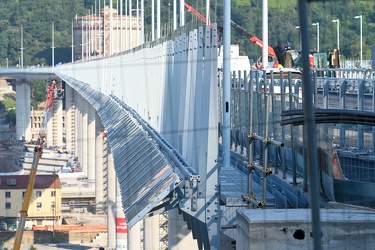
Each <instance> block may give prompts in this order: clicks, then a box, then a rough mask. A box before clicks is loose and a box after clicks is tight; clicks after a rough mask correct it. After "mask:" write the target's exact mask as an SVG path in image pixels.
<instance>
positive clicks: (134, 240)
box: [128, 222, 142, 249]
mask: <svg viewBox="0 0 375 250" xmlns="http://www.w3.org/2000/svg"><path fill="white" fill-rule="evenodd" d="M128 244H129V247H128V248H129V249H142V247H141V222H138V223H137V224H135V225H134V226H133V227H132V228H128Z"/></svg>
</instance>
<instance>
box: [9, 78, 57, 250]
mask: <svg viewBox="0 0 375 250" xmlns="http://www.w3.org/2000/svg"><path fill="white" fill-rule="evenodd" d="M54 88H55V81H52V84H51V86H48V91H47V100H46V107H45V116H44V120H43V123H42V127H41V129H40V131H39V136H38V140H37V142H36V143H35V147H34V158H33V164H32V166H31V170H30V175H29V183H28V184H27V187H26V193H25V197H24V200H23V203H22V210H21V211H20V219H19V222H18V227H17V232H16V236H15V238H14V245H13V250H19V249H20V248H21V242H22V236H23V232H24V230H25V223H26V219H27V216H28V214H27V212H28V210H29V206H30V200H31V196H32V193H33V189H34V183H35V177H36V173H37V170H38V165H39V160H40V158H42V154H43V147H44V142H45V138H46V131H45V128H46V127H47V121H48V118H49V114H50V111H51V110H52V102H53V98H54Z"/></svg>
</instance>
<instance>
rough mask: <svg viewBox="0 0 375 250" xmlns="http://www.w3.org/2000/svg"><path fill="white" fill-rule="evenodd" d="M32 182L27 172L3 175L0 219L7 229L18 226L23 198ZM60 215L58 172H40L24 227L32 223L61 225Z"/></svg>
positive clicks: (0, 188) (0, 194)
mask: <svg viewBox="0 0 375 250" xmlns="http://www.w3.org/2000/svg"><path fill="white" fill-rule="evenodd" d="M28 183H29V176H28V175H3V176H0V221H1V220H3V221H4V222H6V223H7V225H8V229H10V230H12V229H15V228H16V225H17V220H18V217H19V212H20V211H21V209H22V201H23V200H24V198H25V194H26V188H27V185H28ZM60 217H61V182H60V178H59V176H58V175H37V176H36V178H35V184H34V189H33V192H32V196H31V200H30V206H29V209H28V218H27V221H26V225H25V228H31V227H32V226H33V225H53V224H56V225H57V224H59V220H60Z"/></svg>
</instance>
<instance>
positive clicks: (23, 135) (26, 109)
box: [15, 81, 31, 141]
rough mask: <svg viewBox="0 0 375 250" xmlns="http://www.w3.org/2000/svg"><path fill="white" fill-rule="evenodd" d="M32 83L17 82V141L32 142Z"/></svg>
mask: <svg viewBox="0 0 375 250" xmlns="http://www.w3.org/2000/svg"><path fill="white" fill-rule="evenodd" d="M30 110H31V109H30V82H27V81H19V82H16V121H17V123H16V133H17V134H16V138H15V139H16V140H26V141H29V140H31V133H30Z"/></svg>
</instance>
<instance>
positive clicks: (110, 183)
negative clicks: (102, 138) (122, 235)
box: [107, 147, 139, 249]
mask: <svg viewBox="0 0 375 250" xmlns="http://www.w3.org/2000/svg"><path fill="white" fill-rule="evenodd" d="M107 155H108V158H107V162H108V165H107V187H108V188H107V227H108V248H109V249H115V248H116V223H115V221H116V174H115V168H114V164H113V155H112V152H111V150H110V149H109V147H108V150H107ZM130 249H133V248H130ZM134 249H139V248H134Z"/></svg>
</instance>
